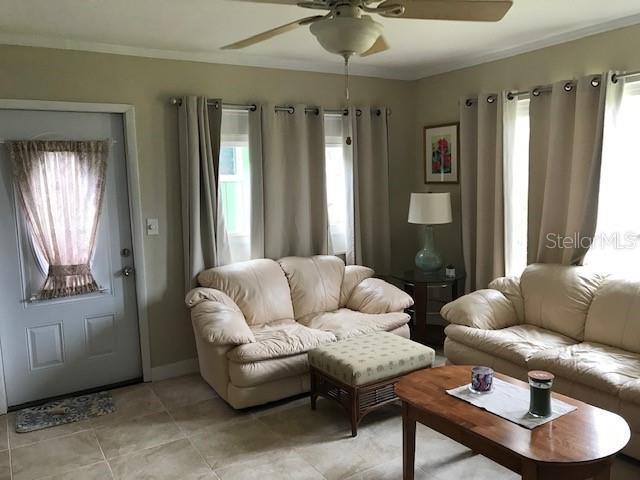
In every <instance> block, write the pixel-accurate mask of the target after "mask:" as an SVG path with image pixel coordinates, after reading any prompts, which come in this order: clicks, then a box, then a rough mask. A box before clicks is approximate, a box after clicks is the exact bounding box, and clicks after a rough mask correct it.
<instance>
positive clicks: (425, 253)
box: [415, 225, 442, 273]
mask: <svg viewBox="0 0 640 480" xmlns="http://www.w3.org/2000/svg"><path fill="white" fill-rule="evenodd" d="M415 262H416V267H417V268H418V270H422V271H423V272H428V273H434V272H437V271H438V270H440V269H441V268H442V258H440V254H438V252H437V251H436V249H435V247H434V245H433V228H432V227H431V226H430V225H426V228H425V234H424V246H423V247H422V249H421V250H418V253H416V258H415Z"/></svg>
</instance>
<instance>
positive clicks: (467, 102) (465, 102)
mask: <svg viewBox="0 0 640 480" xmlns="http://www.w3.org/2000/svg"><path fill="white" fill-rule="evenodd" d="M464 106H465V107H471V106H473V100H471V99H470V98H467V99H466V100H465V101H464Z"/></svg>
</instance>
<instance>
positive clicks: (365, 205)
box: [344, 107, 391, 274]
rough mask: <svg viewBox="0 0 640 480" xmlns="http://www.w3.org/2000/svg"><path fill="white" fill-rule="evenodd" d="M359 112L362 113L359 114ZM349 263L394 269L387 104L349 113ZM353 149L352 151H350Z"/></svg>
mask: <svg viewBox="0 0 640 480" xmlns="http://www.w3.org/2000/svg"><path fill="white" fill-rule="evenodd" d="M358 111H359V112H360V113H358ZM345 121H346V125H345V129H344V131H345V132H346V134H347V136H350V137H351V147H350V148H349V146H348V145H347V146H346V151H345V158H346V159H347V160H346V161H347V165H346V172H347V173H346V181H347V184H348V186H349V189H348V190H347V191H348V192H349V191H352V194H350V195H348V196H347V211H348V215H349V218H348V219H347V225H348V229H347V245H348V247H347V254H346V259H347V264H357V265H366V266H368V267H371V268H373V269H374V270H375V271H376V273H378V274H386V273H389V272H390V270H391V236H390V235H391V227H390V212H389V145H388V143H389V140H388V115H387V109H386V108H384V107H360V108H357V109H356V108H351V109H350V110H349V113H348V115H347V116H345ZM349 150H350V151H349Z"/></svg>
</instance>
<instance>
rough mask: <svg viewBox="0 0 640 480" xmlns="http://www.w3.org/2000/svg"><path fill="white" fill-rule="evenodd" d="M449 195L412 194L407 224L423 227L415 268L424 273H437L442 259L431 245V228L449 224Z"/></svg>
mask: <svg viewBox="0 0 640 480" xmlns="http://www.w3.org/2000/svg"><path fill="white" fill-rule="evenodd" d="M451 221H452V220H451V195H450V194H449V193H448V192H447V193H412V194H411V201H410V202H409V223H416V224H419V225H425V233H424V245H423V247H422V249H421V250H419V251H418V253H417V254H416V267H418V269H419V270H422V271H424V272H437V271H438V270H440V269H441V268H442V259H441V258H440V255H439V254H438V252H437V251H436V248H435V246H434V244H433V227H432V225H439V224H443V223H451Z"/></svg>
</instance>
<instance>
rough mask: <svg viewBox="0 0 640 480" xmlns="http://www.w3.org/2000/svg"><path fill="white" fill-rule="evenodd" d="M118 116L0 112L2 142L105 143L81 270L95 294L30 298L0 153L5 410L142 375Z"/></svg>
mask: <svg viewBox="0 0 640 480" xmlns="http://www.w3.org/2000/svg"><path fill="white" fill-rule="evenodd" d="M123 121H124V119H123V115H122V114H115V113H80V112H57V111H35V110H0V138H1V139H2V140H24V139H38V140H102V139H112V140H113V141H114V143H113V145H112V146H111V150H110V154H109V157H108V160H107V182H106V189H105V196H104V199H103V202H104V203H103V210H102V215H101V219H100V224H99V227H98V236H97V242H96V249H95V255H94V258H93V261H92V264H91V270H92V272H93V275H94V277H95V279H96V282H97V283H98V285H99V286H100V288H101V290H100V292H96V293H91V294H86V295H77V296H73V297H66V298H60V299H53V300H42V301H41V300H34V299H33V297H35V296H36V295H37V293H38V292H39V290H40V288H41V287H42V284H43V282H44V279H45V277H46V270H45V269H44V268H43V264H42V260H39V259H38V256H37V254H36V253H35V250H34V248H33V243H32V240H31V238H30V234H29V229H28V227H27V225H26V221H25V219H24V215H23V212H22V208H21V206H20V205H19V203H18V201H17V198H16V195H15V191H14V182H13V173H12V165H11V162H10V158H9V155H8V152H7V149H6V148H4V146H3V145H0V218H1V219H2V224H1V228H0V341H1V342H2V343H1V348H2V360H3V362H2V363H3V364H4V377H5V386H6V392H7V400H8V405H9V407H11V406H14V405H20V404H22V403H25V402H31V401H35V400H39V399H43V398H48V397H52V396H57V395H63V394H67V393H72V392H77V391H80V390H86V389H90V388H96V387H100V386H103V385H110V384H113V383H118V382H123V381H128V380H133V379H137V378H141V377H142V367H141V359H140V341H139V331H138V317H137V305H136V290H135V279H134V277H133V275H134V272H133V271H132V269H130V267H131V266H132V265H133V253H132V252H133V248H132V240H131V223H130V217H129V198H128V190H127V171H126V162H125V139H124V129H123V127H124V123H123Z"/></svg>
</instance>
